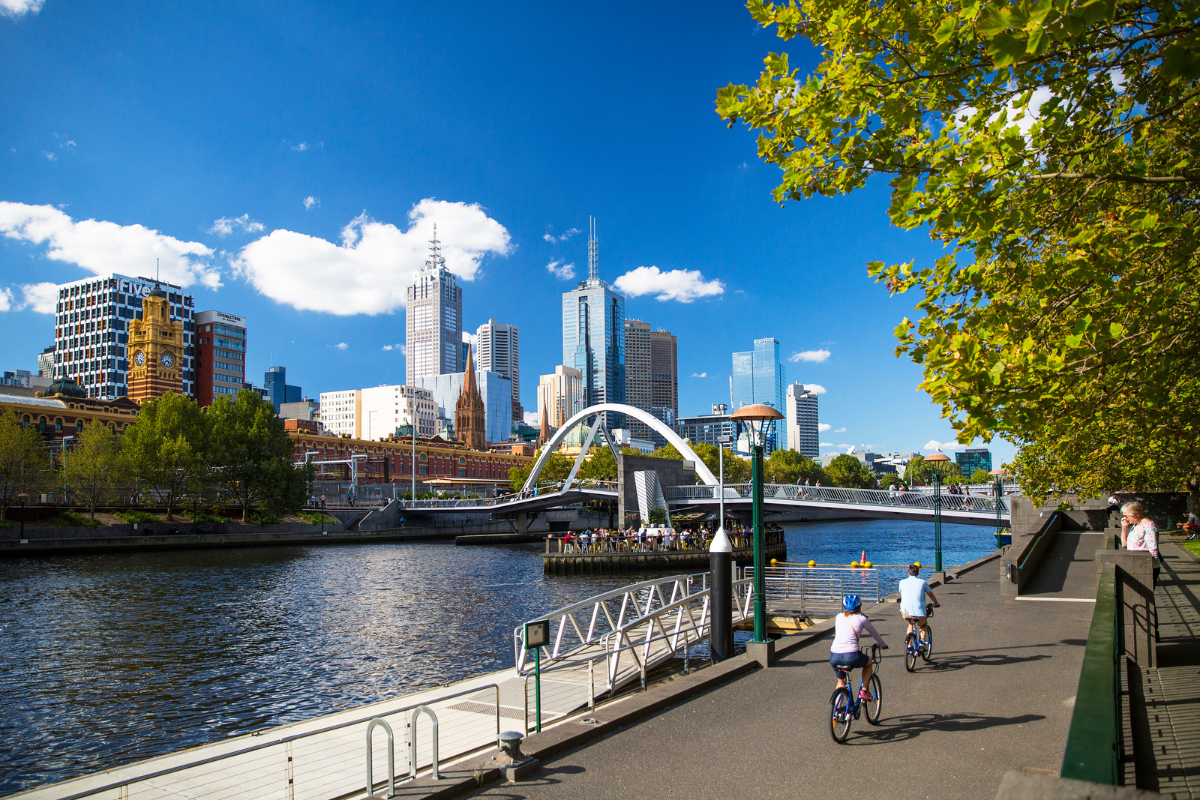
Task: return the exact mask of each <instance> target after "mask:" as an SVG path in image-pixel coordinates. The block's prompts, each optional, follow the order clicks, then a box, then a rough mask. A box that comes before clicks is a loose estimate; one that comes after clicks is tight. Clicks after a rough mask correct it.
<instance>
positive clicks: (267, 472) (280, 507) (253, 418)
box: [205, 389, 312, 522]
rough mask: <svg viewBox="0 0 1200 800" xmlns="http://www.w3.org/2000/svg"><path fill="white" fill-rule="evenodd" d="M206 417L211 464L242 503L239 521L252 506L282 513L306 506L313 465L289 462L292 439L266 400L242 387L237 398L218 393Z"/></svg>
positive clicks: (246, 515)
mask: <svg viewBox="0 0 1200 800" xmlns="http://www.w3.org/2000/svg"><path fill="white" fill-rule="evenodd" d="M205 417H206V418H207V420H208V423H209V426H210V427H209V436H210V439H209V441H210V445H211V447H210V451H209V452H210V453H211V463H212V464H213V465H214V467H215V469H216V471H217V474H219V475H220V477H221V479H222V480H223V482H224V483H225V486H226V488H227V491H229V492H230V494H231V495H232V496H233V498H234V499H235V501H236V502H237V504H238V505H239V506H241V509H242V521H243V522H245V521H247V520H248V519H249V518H250V512H251V510H252V509H258V510H260V511H264V512H266V513H268V514H271V515H281V514H286V513H291V512H294V511H296V510H298V509H299V508H301V507H302V506H303V505H304V500H305V498H306V497H307V496H308V492H309V487H310V486H311V481H312V476H311V470H309V469H298V468H296V467H294V466H292V460H293V452H294V447H293V445H292V440H291V438H290V437H288V435H287V432H286V431H285V430H284V428H283V420H281V419H280V418H279V417H277V416H275V410H274V408H273V407H272V405H271V404H270V403H268V402H267V401H266V400H264V399H262V397H261V396H260V395H259V394H258V393H257V392H254V391H252V390H250V389H243V390H241V391H240V392H238V393H237V400H236V402H235V401H233V400H232V399H230V398H229V397H228V396H221V397H219V398H217V400H216V401H215V402H214V403H213V404H212V405H211V406H209V407H208V409H207V411H206V413H205Z"/></svg>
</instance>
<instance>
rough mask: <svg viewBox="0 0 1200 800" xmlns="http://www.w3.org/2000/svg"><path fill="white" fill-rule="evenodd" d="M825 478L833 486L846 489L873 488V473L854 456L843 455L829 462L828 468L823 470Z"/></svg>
mask: <svg viewBox="0 0 1200 800" xmlns="http://www.w3.org/2000/svg"><path fill="white" fill-rule="evenodd" d="M825 477H826V478H828V479H829V483H830V484H831V485H833V486H842V487H845V488H847V489H873V488H875V473H874V472H872V471H871V469H870V467H868V466H867V465H866V464H864V463H862V462H861V461H859V460H858V459H857V458H855V457H854V456H850V455H846V454H845V453H843V454H842V455H840V456H838V457H837V458H835V459H834V460H833V461H832V462H830V464H829V466H828V467H826V468H825Z"/></svg>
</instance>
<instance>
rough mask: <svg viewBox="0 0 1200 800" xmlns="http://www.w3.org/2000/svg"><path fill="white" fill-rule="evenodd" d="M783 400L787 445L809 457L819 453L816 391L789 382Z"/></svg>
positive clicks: (800, 384) (814, 456)
mask: <svg viewBox="0 0 1200 800" xmlns="http://www.w3.org/2000/svg"><path fill="white" fill-rule="evenodd" d="M785 401H786V402H785V408H784V411H783V415H784V417H785V423H786V425H787V442H788V444H789V446H791V448H792V449H793V450H795V451H796V452H798V453H800V454H801V455H806V456H808V457H809V458H816V457H817V456H819V455H821V451H820V447H821V439H820V436H819V433H818V432H819V428H818V424H819V423H818V419H817V395H816V393H815V392H810V391H807V390H806V389H805V388H804V384H802V383H793V384H789V385H788V387H787V397H786V398H785ZM778 424H779V423H776V425H778Z"/></svg>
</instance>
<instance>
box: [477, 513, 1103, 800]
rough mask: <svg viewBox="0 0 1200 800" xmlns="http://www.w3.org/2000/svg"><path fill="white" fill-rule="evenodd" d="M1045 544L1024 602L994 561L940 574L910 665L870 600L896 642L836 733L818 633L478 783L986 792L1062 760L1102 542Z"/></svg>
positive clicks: (506, 794)
mask: <svg viewBox="0 0 1200 800" xmlns="http://www.w3.org/2000/svg"><path fill="white" fill-rule="evenodd" d="M1054 547H1055V552H1054V554H1053V555H1054V557H1055V560H1054V561H1053V562H1052V563H1054V564H1055V565H1056V566H1055V567H1054V568H1052V569H1051V570H1050V571H1048V573H1047V576H1046V580H1044V581H1042V583H1041V585H1039V586H1038V588H1037V591H1036V594H1035V595H1034V596H1033V597H1031V598H1030V599H1024V600H1020V601H1018V600H1013V599H1002V598H1001V596H1000V591H999V586H998V581H999V575H998V572H999V566H998V562H996V561H991V562H989V563H986V564H984V565H982V566H980V567H979V568H977V569H975V570H973V571H971V572H968V573H966V574H965V575H962V576H961V577H960V578H958V579H956V580H953V581H951V582H950V583H949V584H948V585H946V586H938V587H935V588H934V592H935V594H936V595H937V597H938V599H939V600H940V601H941V603H942V608H941V609H940V610H939V611H938V613H937V615H936V616H935V617H934V619H933V621H932V626H933V629H934V641H935V646H936V653H935V655H934V658H933V661H932V663H930V664H923V663H921V664H919V665H918V667H917V670H916V672H915V673H912V674H910V673H908V672H906V671H905V669H904V661H903V652H902V648H903V637H904V628H903V623H902V622H901V620H900V616H899V611H898V608H897V606H896V605H895V604H894V603H884V604H880V605H878V606H875V607H873V608H871V609H869V616H870V618H871V619H872V621H873V622H874V623H875V625H876V627H877V628H878V629H879V630H880V632H881V633H882V634H883V636H884V638H885V639H886V640H887V642H888V644H889V645H890V646H891V649H890V650H889V651H888V652H887V653H886V654H885V657H884V660H883V665H882V668H881V669H882V671H881V673H880V677H881V679H882V681H883V694H884V697H883V719H882V723H881V725H880V726H879V727H872V726H871V725H869V724H867V722H866V720H865V717H864V718H863V719H861V720H859V721H857V722H855V723H854V728H853V731H852V732H851V734H850V738H849V739H848V740H847V742H846V744H844V745H838V744H836V743H834V742H833V740H832V739H831V738H830V735H829V695H830V693H831V691H832V689H833V686H834V675H833V672H832V671H831V670H830V668H829V665H828V655H829V638H828V637H825V638H823V639H819V640H816V641H814V642H812V643H811V644H810V645H808V646H806V647H803V648H801V649H798V650H796V651H794V652H792V653H790V654H788V655H787V656H784V657H782V658H780V660H779V661H778V662H777V664H776V666H775V667H774V668H771V669H758V670H754V671H752V672H750V673H749V674H746V675H744V676H743V677H740V678H739V679H737V680H735V681H733V682H730V683H727V684H724V685H722V686H720V687H718V688H716V689H713V690H710V691H707V692H704V693H698V694H696V695H695V696H692V697H690V698H685V699H683V701H682V702H680V703H678V704H677V705H675V706H673V707H671V708H669V709H668V710H666V711H664V712H662V713H660V714H657V715H655V716H651V717H648V718H646V719H644V720H642V721H640V722H635V723H632V724H630V725H629V726H627V727H625V728H624V729H622V730H621V731H620V732H619V735H608V736H605V737H604V738H601V739H598V740H595V741H593V742H592V743H591V744H589V745H587V746H585V747H581V748H579V749H576V750H573V751H568V752H566V753H563V754H561V755H556V756H553V757H551V758H549V759H547V760H545V762H544V768H543V770H542V772H541V773H539V774H538V775H536V776H532V777H531V778H529V779H527V780H526V781H524V782H521V783H514V784H501V785H496V786H493V787H491V788H488V789H484V790H480V791H478V792H476V793H475V794H474V795H471V796H476V797H492V798H512V799H513V800H516V798H531V799H534V798H580V799H581V800H582V799H583V798H588V799H589V800H591V799H592V798H629V797H638V796H645V797H745V796H750V797H758V798H795V797H822V796H823V797H853V796H886V797H896V798H929V797H933V798H948V797H980V798H991V797H994V796H995V794H996V790H997V788H998V787H999V785H1000V781H1001V778H1002V777H1003V775H1004V773H1005V771H1007V770H1012V769H1022V768H1024V769H1027V770H1031V771H1046V772H1052V773H1057V771H1058V769H1059V767H1060V765H1061V761H1062V755H1063V749H1064V745H1065V741H1066V736H1067V730H1068V726H1069V723H1070V719H1071V712H1072V709H1073V704H1074V696H1075V690H1076V684H1077V681H1078V679H1079V669H1080V665H1081V663H1082V657H1083V649H1084V644H1085V640H1086V638H1087V633H1088V628H1089V625H1090V623H1091V618H1092V610H1093V606H1094V604H1093V603H1092V602H1089V600H1091V599H1094V593H1095V586H1096V578H1095V568H1094V564H1093V562H1092V553H1093V552H1094V550H1095V549H1097V548H1100V547H1103V544H1102V537H1101V536H1100V535H1098V534H1096V535H1081V536H1080V535H1077V536H1066V537H1062V539H1061V540H1059V541H1058V542H1056V543H1055V545H1054ZM1089 589H1090V594H1089ZM739 658H742V659H744V658H745V657H744V656H742V657H739ZM735 660H736V659H735ZM652 691H653V690H652ZM615 705H620V704H615ZM597 717H602V714H601V713H600V710H599V709H598V713H597ZM601 721H603V719H602V720H601ZM564 725H565V726H580V727H582V726H583V723H581V722H577V721H576V722H566V723H564ZM559 727H560V728H561V727H563V726H559ZM537 740H538V737H537V736H534V737H531V739H530V741H529V745H530V747H529V748H527V749H531V750H534V751H536V750H537V749H538V746H537Z"/></svg>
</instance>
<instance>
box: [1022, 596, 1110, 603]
mask: <svg viewBox="0 0 1200 800" xmlns="http://www.w3.org/2000/svg"><path fill="white" fill-rule="evenodd" d="M1017 599H1018V600H1036V601H1039V602H1042V603H1094V602H1096V598H1094V597H1030V596H1029V595H1024V596H1021V597H1018V598H1017Z"/></svg>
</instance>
